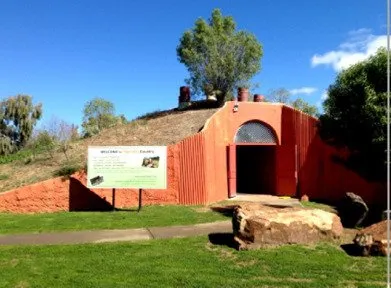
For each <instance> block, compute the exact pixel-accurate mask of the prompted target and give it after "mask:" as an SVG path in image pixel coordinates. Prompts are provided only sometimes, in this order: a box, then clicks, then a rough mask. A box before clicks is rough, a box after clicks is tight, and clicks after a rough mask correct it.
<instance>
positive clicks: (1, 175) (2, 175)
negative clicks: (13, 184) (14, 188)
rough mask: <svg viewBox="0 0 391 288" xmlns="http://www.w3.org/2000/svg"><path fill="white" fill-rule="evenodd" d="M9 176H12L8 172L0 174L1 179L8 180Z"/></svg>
mask: <svg viewBox="0 0 391 288" xmlns="http://www.w3.org/2000/svg"><path fill="white" fill-rule="evenodd" d="M9 178H10V177H9V175H7V174H0V180H7V179H9Z"/></svg>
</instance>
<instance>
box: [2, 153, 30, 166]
mask: <svg viewBox="0 0 391 288" xmlns="http://www.w3.org/2000/svg"><path fill="white" fill-rule="evenodd" d="M33 154H34V153H33V151H32V150H31V149H22V150H19V151H17V152H15V153H13V154H7V155H0V164H7V163H11V162H14V161H25V159H28V158H29V157H31V156H33Z"/></svg>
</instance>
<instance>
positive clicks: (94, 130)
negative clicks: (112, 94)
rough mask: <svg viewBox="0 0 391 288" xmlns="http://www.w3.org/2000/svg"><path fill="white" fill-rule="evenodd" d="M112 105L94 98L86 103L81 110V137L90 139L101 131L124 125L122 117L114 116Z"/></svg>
mask: <svg viewBox="0 0 391 288" xmlns="http://www.w3.org/2000/svg"><path fill="white" fill-rule="evenodd" d="M114 113H115V108H114V104H113V103H111V102H110V101H107V100H105V99H103V98H94V99H92V100H91V101H88V102H87V103H86V105H85V106H84V110H83V123H82V128H83V136H84V137H90V136H93V135H96V134H98V133H99V132H100V131H102V129H105V128H110V127H113V126H115V125H118V124H125V123H127V120H126V118H125V116H124V115H119V116H115V114H114Z"/></svg>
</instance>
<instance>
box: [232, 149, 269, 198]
mask: <svg viewBox="0 0 391 288" xmlns="http://www.w3.org/2000/svg"><path fill="white" fill-rule="evenodd" d="M236 173H237V178H236V179H237V180H236V181H237V183H236V185H237V186H236V191H237V192H238V193H248V194H271V195H273V194H276V146H274V145H273V146H268V145H264V146H262V145H239V146H237V147H236Z"/></svg>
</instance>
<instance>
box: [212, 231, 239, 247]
mask: <svg viewBox="0 0 391 288" xmlns="http://www.w3.org/2000/svg"><path fill="white" fill-rule="evenodd" d="M208 238H209V242H210V243H212V244H213V245H219V246H227V247H229V248H233V249H237V246H238V245H237V244H236V243H235V242H234V234H233V233H211V234H209V235H208Z"/></svg>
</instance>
